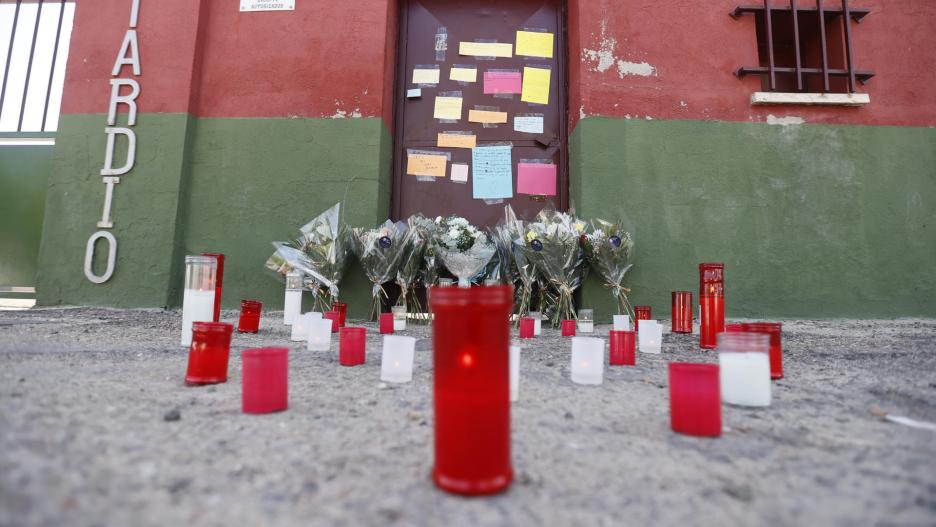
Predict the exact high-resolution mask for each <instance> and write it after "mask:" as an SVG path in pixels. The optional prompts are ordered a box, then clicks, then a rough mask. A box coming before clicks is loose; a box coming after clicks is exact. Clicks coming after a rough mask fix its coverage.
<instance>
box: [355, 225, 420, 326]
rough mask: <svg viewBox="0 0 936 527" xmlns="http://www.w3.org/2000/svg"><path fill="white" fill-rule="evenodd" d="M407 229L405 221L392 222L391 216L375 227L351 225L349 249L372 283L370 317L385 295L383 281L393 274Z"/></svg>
mask: <svg viewBox="0 0 936 527" xmlns="http://www.w3.org/2000/svg"><path fill="white" fill-rule="evenodd" d="M409 232H410V230H409V228H407V226H406V224H405V223H402V222H399V223H393V222H392V221H390V220H387V221H386V222H384V224H383V225H381V226H380V227H377V228H376V229H364V228H359V227H355V228H353V229H351V235H350V236H349V238H350V240H351V249H352V251H353V252H354V255H355V256H357V259H358V261H360V262H361V267H363V268H364V273H365V274H366V275H367V278H368V279H369V280H370V281H371V283H372V284H373V286H372V287H371V297H372V299H373V302H372V304H371V320H376V319H377V316H378V315H379V314H380V312H381V305H382V303H383V301H384V300H387V299H388V297H387V291H386V290H385V289H384V287H383V284H385V283H386V282H389V281H391V280H393V279H394V277H396V274H397V270H398V269H399V267H400V262H401V261H402V259H403V254H404V252H405V251H406V245H407V243H409V240H408V233H409Z"/></svg>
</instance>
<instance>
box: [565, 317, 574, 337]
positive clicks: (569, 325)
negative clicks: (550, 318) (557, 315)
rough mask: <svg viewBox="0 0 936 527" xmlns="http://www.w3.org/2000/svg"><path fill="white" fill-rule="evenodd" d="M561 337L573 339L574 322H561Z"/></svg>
mask: <svg viewBox="0 0 936 527" xmlns="http://www.w3.org/2000/svg"><path fill="white" fill-rule="evenodd" d="M562 336H563V337H574V336H575V321H574V320H563V321H562Z"/></svg>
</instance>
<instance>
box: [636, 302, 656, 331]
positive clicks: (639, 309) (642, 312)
mask: <svg viewBox="0 0 936 527" xmlns="http://www.w3.org/2000/svg"><path fill="white" fill-rule="evenodd" d="M651 312H652V310H651V309H650V306H634V331H639V330H640V321H641V320H650V319H651V318H652V317H651Z"/></svg>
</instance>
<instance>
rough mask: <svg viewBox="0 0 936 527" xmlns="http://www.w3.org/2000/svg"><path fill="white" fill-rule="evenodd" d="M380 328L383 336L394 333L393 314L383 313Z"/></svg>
mask: <svg viewBox="0 0 936 527" xmlns="http://www.w3.org/2000/svg"><path fill="white" fill-rule="evenodd" d="M378 327H379V328H380V334H381V335H388V334H390V333H393V313H381V314H380V323H379V326H378Z"/></svg>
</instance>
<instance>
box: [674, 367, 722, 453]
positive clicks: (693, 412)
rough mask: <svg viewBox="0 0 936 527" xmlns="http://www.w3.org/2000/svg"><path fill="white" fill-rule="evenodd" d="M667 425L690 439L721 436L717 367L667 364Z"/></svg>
mask: <svg viewBox="0 0 936 527" xmlns="http://www.w3.org/2000/svg"><path fill="white" fill-rule="evenodd" d="M669 389H670V424H671V425H672V427H673V431H674V432H679V433H680V434H687V435H692V436H703V437H718V436H720V435H721V430H722V426H721V392H720V389H719V380H718V365H717V364H701V363H691V362H671V363H670V365H669Z"/></svg>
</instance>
